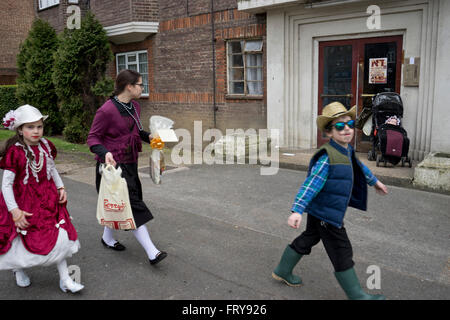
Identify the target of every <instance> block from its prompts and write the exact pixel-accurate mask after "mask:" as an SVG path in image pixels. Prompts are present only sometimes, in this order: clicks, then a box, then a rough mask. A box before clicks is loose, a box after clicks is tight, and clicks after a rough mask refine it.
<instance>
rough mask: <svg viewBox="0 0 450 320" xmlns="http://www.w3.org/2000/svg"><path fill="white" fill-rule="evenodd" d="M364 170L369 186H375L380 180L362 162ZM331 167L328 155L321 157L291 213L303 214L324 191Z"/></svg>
mask: <svg viewBox="0 0 450 320" xmlns="http://www.w3.org/2000/svg"><path fill="white" fill-rule="evenodd" d="M361 165H362V169H363V173H364V176H365V177H366V181H367V184H368V185H369V186H373V185H374V184H376V183H377V181H378V179H377V178H376V177H375V176H374V175H373V173H372V172H371V171H370V169H369V168H367V167H366V166H365V165H364V164H363V163H362V162H361ZM329 166H330V160H329V158H328V155H327V154H324V155H323V156H321V157H320V158H319V159H318V160H317V162H316V163H315V164H314V166H313V167H312V169H311V173H310V174H309V176H308V177H307V178H306V180H305V182H304V183H303V185H302V186H301V187H300V189H299V191H298V193H297V196H296V198H295V202H294V205H293V206H292V209H291V211H292V212H297V213H300V214H302V213H303V212H304V211H305V209H306V207H307V206H308V204H309V203H310V202H311V200H312V199H314V197H315V196H316V195H317V194H318V193H319V192H320V190H322V188H323V186H324V185H325V182H326V181H327V178H328V168H329Z"/></svg>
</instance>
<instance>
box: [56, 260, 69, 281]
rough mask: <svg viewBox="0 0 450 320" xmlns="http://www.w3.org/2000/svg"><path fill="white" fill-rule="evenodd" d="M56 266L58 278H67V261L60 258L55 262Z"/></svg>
mask: <svg viewBox="0 0 450 320" xmlns="http://www.w3.org/2000/svg"><path fill="white" fill-rule="evenodd" d="M56 268H57V269H58V273H59V279H61V280H62V281H64V280H66V279H67V278H69V269H68V268H67V261H66V260H65V259H64V260H61V261H59V262H58V263H57V264H56Z"/></svg>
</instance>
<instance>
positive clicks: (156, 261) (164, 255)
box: [149, 251, 167, 265]
mask: <svg viewBox="0 0 450 320" xmlns="http://www.w3.org/2000/svg"><path fill="white" fill-rule="evenodd" d="M165 257H167V252H164V251H160V252H159V253H158V254H157V255H156V258H155V259H153V260H152V259H149V261H150V264H151V265H154V264H157V263H158V262H160V261H161V260H162V259H164V258H165Z"/></svg>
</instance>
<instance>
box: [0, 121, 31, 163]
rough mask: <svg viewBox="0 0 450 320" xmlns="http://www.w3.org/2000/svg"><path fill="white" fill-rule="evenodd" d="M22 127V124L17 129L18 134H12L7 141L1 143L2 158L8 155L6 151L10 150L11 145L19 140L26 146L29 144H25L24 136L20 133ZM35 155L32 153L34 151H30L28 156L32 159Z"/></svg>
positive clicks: (0, 155) (0, 152) (0, 154)
mask: <svg viewBox="0 0 450 320" xmlns="http://www.w3.org/2000/svg"><path fill="white" fill-rule="evenodd" d="M20 128H22V126H20V127H19V128H17V129H16V134H15V135H14V136H12V137H11V138H9V139H8V140H6V142H5V143H3V144H1V145H0V158H3V157H4V156H5V155H6V152H8V149H9V148H11V146H13V145H15V144H16V143H17V142H18V143H20V144H21V145H23V146H24V147H26V146H27V145H26V144H25V141H24V140H23V136H21V135H20V134H19V129H20ZM33 156H34V155H33V154H32V152H29V153H28V158H29V160H30V161H31V160H32V157H33Z"/></svg>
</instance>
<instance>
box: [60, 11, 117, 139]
mask: <svg viewBox="0 0 450 320" xmlns="http://www.w3.org/2000/svg"><path fill="white" fill-rule="evenodd" d="M59 40H60V41H59V47H58V50H57V51H56V55H55V65H54V72H53V83H54V85H55V88H56V94H57V95H58V98H59V101H60V110H61V113H62V117H63V120H64V123H65V129H64V131H63V134H64V137H65V138H66V139H67V140H68V141H70V142H75V143H84V142H86V138H87V134H88V132H89V127H90V125H91V123H92V120H93V118H94V115H95V112H96V111H97V109H98V108H99V107H100V106H101V105H102V104H103V103H104V101H105V100H106V99H105V98H106V97H107V96H109V95H110V94H111V93H112V91H113V89H114V82H113V81H112V80H111V79H110V78H108V77H106V76H105V72H106V68H107V66H108V64H109V62H110V61H111V60H112V59H113V54H112V52H111V48H110V45H109V42H108V38H107V36H106V32H105V30H104V29H103V27H102V25H101V24H100V23H99V22H98V21H97V20H96V19H95V17H94V15H93V14H92V13H91V12H88V13H87V14H86V15H85V16H84V17H83V19H82V20H81V28H80V29H73V30H69V29H67V28H66V29H65V30H64V32H63V33H62V34H60V36H59Z"/></svg>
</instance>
